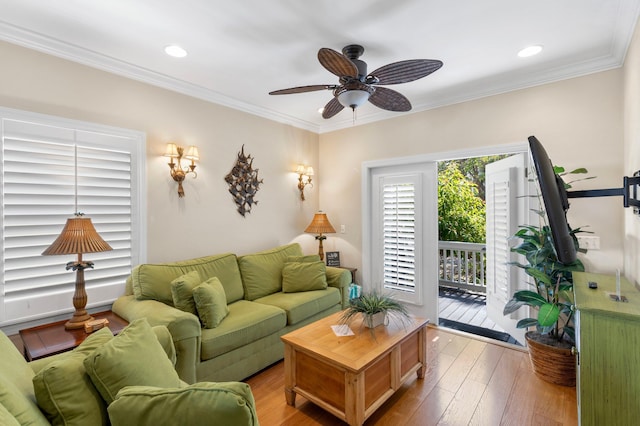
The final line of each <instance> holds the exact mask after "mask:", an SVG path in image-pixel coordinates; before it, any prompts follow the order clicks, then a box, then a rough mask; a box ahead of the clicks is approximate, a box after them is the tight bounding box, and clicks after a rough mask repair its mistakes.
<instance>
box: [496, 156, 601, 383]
mask: <svg viewBox="0 0 640 426" xmlns="http://www.w3.org/2000/svg"><path fill="white" fill-rule="evenodd" d="M554 172H555V173H556V174H557V175H558V176H561V177H563V176H566V175H583V174H586V173H588V171H587V170H586V169H585V168H578V169H575V170H572V171H570V172H568V171H566V170H565V169H564V168H563V167H559V166H554ZM593 178H594V177H592V176H588V177H580V178H577V179H573V180H570V181H569V182H564V186H565V189H569V188H571V184H572V183H573V182H577V181H580V180H587V179H593ZM537 213H538V214H539V215H540V218H541V223H542V225H541V226H522V227H520V230H519V231H518V232H517V233H516V234H515V235H514V238H518V239H520V240H521V242H520V244H519V245H518V246H516V247H514V248H512V249H511V250H512V251H513V252H516V253H519V254H521V255H522V256H524V258H525V259H526V263H520V262H512V263H511V264H512V265H515V266H517V267H518V268H521V269H523V270H524V272H525V273H526V274H527V275H529V276H530V277H531V278H532V279H533V285H532V287H533V288H532V289H530V290H521V291H517V292H515V293H514V295H513V297H512V298H511V299H510V300H509V301H508V302H507V304H506V305H505V307H504V311H503V313H504V315H509V314H511V313H513V312H515V311H516V310H518V309H520V308H521V307H523V306H528V307H530V308H531V309H530V312H531V313H533V314H534V315H535V316H532V317H529V318H525V319H522V320H520V321H518V323H517V327H518V328H527V329H529V328H533V327H535V329H532V330H530V331H527V333H526V334H525V339H526V341H527V346H528V348H529V356H530V358H531V363H532V365H533V369H534V371H535V373H536V374H537V375H538V376H539V377H541V378H542V379H544V380H546V381H549V382H552V383H556V384H560V385H565V386H575V384H576V364H575V362H576V361H575V356H574V354H573V347H574V345H575V329H574V324H573V314H574V311H575V307H574V304H573V276H572V273H573V272H574V271H584V265H583V263H582V262H581V261H580V260H579V259H576V261H575V262H573V263H571V264H564V263H561V262H560V261H559V260H558V257H557V253H556V251H555V246H554V244H553V239H552V238H553V237H552V233H551V229H550V227H549V226H548V225H547V224H545V223H544V218H545V213H544V212H543V211H537ZM569 231H570V235H571V237H572V238H573V242H574V244H575V247H576V250H578V251H579V252H582V253H586V250H584V249H581V248H580V246H579V243H578V238H577V237H576V234H578V233H580V232H585V231H582V230H581V229H580V228H578V229H570V230H569Z"/></svg>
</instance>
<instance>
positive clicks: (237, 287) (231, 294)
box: [131, 253, 244, 306]
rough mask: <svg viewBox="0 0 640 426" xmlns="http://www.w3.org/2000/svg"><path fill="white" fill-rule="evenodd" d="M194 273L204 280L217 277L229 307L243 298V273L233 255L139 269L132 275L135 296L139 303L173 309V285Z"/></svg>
mask: <svg viewBox="0 0 640 426" xmlns="http://www.w3.org/2000/svg"><path fill="white" fill-rule="evenodd" d="M191 271H198V272H199V273H200V277H201V278H202V279H203V280H207V279H209V278H211V277H218V279H219V280H220V282H221V283H222V286H223V287H224V291H225V294H226V295H227V303H231V302H234V301H236V300H240V299H242V298H243V296H244V289H243V288H242V279H241V277H240V270H239V269H238V263H237V259H236V255H235V254H233V253H225V254H219V255H215V256H206V257H199V258H197V259H191V260H185V261H181V262H172V263H161V264H142V265H138V266H136V267H135V268H134V269H133V271H132V272H131V285H132V287H133V294H135V296H136V299H138V300H158V301H160V302H163V303H165V304H167V305H170V306H173V296H172V295H171V281H173V280H174V279H176V278H178V277H179V276H181V275H184V274H186V273H187V272H191Z"/></svg>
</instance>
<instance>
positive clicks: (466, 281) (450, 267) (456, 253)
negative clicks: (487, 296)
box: [438, 241, 487, 293]
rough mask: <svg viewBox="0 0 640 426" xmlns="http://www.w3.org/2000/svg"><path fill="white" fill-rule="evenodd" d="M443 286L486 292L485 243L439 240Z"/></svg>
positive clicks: (440, 282)
mask: <svg viewBox="0 0 640 426" xmlns="http://www.w3.org/2000/svg"><path fill="white" fill-rule="evenodd" d="M438 251H439V258H440V275H439V277H440V281H439V284H440V285H441V286H446V287H456V288H460V289H464V290H468V291H475V292H480V293H485V292H486V289H487V287H486V284H485V280H484V279H485V272H486V254H485V251H486V250H485V244H477V243H462V242H457V241H439V242H438Z"/></svg>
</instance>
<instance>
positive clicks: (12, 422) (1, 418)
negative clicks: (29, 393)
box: [0, 404, 20, 426]
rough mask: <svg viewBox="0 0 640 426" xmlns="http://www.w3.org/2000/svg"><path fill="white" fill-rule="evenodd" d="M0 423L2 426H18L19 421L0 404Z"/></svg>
mask: <svg viewBox="0 0 640 426" xmlns="http://www.w3.org/2000/svg"><path fill="white" fill-rule="evenodd" d="M0 425H3V426H20V423H19V422H18V421H17V420H16V418H15V417H13V415H12V414H11V413H10V412H9V410H7V409H6V408H4V405H2V404H0Z"/></svg>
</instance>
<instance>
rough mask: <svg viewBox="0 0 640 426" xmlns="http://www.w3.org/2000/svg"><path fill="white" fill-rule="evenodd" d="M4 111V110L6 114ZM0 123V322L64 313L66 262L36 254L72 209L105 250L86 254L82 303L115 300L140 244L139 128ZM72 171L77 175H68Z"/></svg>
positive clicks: (70, 274) (67, 303)
mask: <svg viewBox="0 0 640 426" xmlns="http://www.w3.org/2000/svg"><path fill="white" fill-rule="evenodd" d="M8 111H9V112H8ZM8 111H7V110H0V113H2V114H3V115H4V116H3V117H2V243H1V244H2V260H3V270H2V293H0V294H1V297H2V304H1V307H0V324H10V323H15V322H21V321H26V320H31V319H36V318H40V317H46V316H52V315H54V314H58V313H62V312H69V311H72V310H73V306H72V303H71V298H72V295H73V291H74V287H75V285H74V284H75V272H74V271H71V270H69V271H67V270H66V269H65V265H66V263H67V262H69V261H71V260H75V258H76V257H75V256H42V252H43V251H44V250H45V249H46V248H47V247H48V246H49V245H50V244H51V243H52V242H53V241H54V240H55V239H56V237H57V236H58V235H59V233H60V231H61V230H62V228H63V226H64V224H65V222H66V220H67V219H68V218H69V217H72V216H73V214H74V212H75V211H76V207H75V206H76V179H77V207H78V211H79V212H81V213H83V214H85V215H86V216H88V217H90V218H91V220H92V222H93V224H94V226H95V228H96V230H97V231H98V233H99V234H100V235H101V236H102V238H103V239H104V240H105V241H106V242H107V243H109V245H110V246H111V247H112V248H113V250H112V251H108V252H103V253H88V254H85V255H84V256H83V259H84V260H87V261H92V262H94V263H95V269H87V270H85V281H86V289H87V294H88V299H89V300H88V307H90V306H100V305H106V304H108V303H110V302H111V301H113V300H114V299H115V298H116V297H118V296H119V295H121V294H122V293H123V290H124V282H125V279H126V277H127V276H128V275H129V273H130V272H131V267H132V265H134V264H137V263H139V261H140V256H141V252H142V250H143V245H142V241H141V235H143V234H144V233H143V232H140V230H136V231H134V229H137V228H138V227H139V226H141V224H140V222H141V221H140V217H141V207H142V206H140V205H139V204H140V203H139V201H138V200H139V199H140V196H139V195H140V194H139V193H140V189H141V182H142V173H141V171H142V170H144V167H140V162H141V161H144V158H143V157H144V156H143V155H141V152H143V148H144V137H143V135H142V134H141V133H139V132H133V131H123V130H120V129H111V128H106V127H104V126H98V125H91V124H89V123H79V122H72V121H70V120H69V121H67V120H60V119H55V118H51V117H46V116H39V115H35V114H33V115H29V114H27V118H29V119H28V120H27V119H25V118H24V117H23V116H22V114H26V113H22V114H17V116H18V117H17V118H16V117H14V116H15V115H16V114H12V112H11V110H8ZM76 162H77V166H76ZM76 175H77V178H76Z"/></svg>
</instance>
